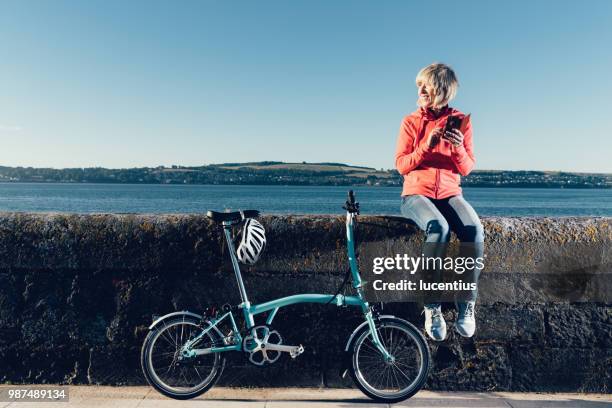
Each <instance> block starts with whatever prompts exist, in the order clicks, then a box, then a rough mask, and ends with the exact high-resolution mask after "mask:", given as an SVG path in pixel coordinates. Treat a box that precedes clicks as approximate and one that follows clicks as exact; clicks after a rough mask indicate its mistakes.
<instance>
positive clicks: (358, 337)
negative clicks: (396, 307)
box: [347, 317, 431, 403]
mask: <svg viewBox="0 0 612 408" xmlns="http://www.w3.org/2000/svg"><path fill="white" fill-rule="evenodd" d="M377 329H378V333H379V337H381V340H382V341H383V343H389V339H388V333H386V332H390V330H394V331H399V332H400V333H403V334H404V336H405V338H406V339H407V340H409V343H406V346H407V347H404V349H403V350H400V349H399V345H395V346H396V347H395V349H394V345H393V344H385V348H387V350H388V351H389V352H390V353H391V354H392V355H394V354H395V355H396V356H398V357H399V356H400V355H401V353H407V351H406V350H407V349H409V350H408V351H415V350H416V351H417V352H418V359H417V361H418V363H417V364H418V369H417V370H416V371H417V374H416V376H415V377H414V379H413V380H412V381H410V384H409V385H408V386H406V387H404V388H401V389H399V390H398V391H397V392H389V391H383V390H381V389H377V388H376V387H375V386H374V385H373V384H371V383H372V382H373V381H372V378H373V375H371V374H370V373H368V374H366V373H365V371H367V370H370V371H371V367H391V368H390V369H389V370H391V371H393V370H396V368H395V367H399V364H400V362H399V360H396V363H397V364H396V365H395V367H394V366H393V364H389V363H386V362H384V359H383V358H382V355H381V354H380V352H379V351H378V350H375V349H374V348H372V346H373V344H372V345H368V344H367V342H368V341H369V342H370V344H371V340H370V331H369V327H368V326H367V325H366V326H364V327H363V328H362V329H360V330H359V331H358V332H357V333H356V334H355V336H354V338H353V340H352V342H351V344H350V345H349V348H348V356H347V357H348V358H349V359H350V362H349V365H348V366H349V372H350V375H351V378H352V379H353V381H354V382H355V384H356V385H357V387H358V388H359V389H360V390H361V391H362V392H363V393H364V394H365V395H367V396H368V397H370V398H371V399H373V400H375V401H378V402H385V403H395V402H400V401H404V400H406V399H408V398H410V397H412V396H413V395H414V394H416V393H417V392H418V391H419V390H420V389H421V388H422V387H423V385H425V382H426V381H427V377H428V374H429V368H430V365H431V353H430V351H429V346H428V345H427V341H426V340H425V337H423V335H422V334H421V332H420V331H419V330H418V329H417V328H416V327H415V326H414V325H412V324H411V323H410V322H408V321H406V320H403V319H399V318H396V317H381V318H380V323H379V324H378V325H377ZM385 337H387V338H385ZM398 341H399V340H398ZM391 343H393V338H391ZM366 345H367V346H368V347H369V349H368V347H366ZM362 350H365V351H367V352H368V353H370V356H368V358H367V359H366V358H365V357H366V356H364V355H362V354H365V352H362ZM372 350H375V352H374V351H372ZM376 355H378V357H379V358H380V361H378V360H375V359H374V358H375V357H376ZM384 370H387V368H384V369H383V371H384ZM386 375H387V376H388V377H391V383H392V384H393V380H394V379H395V380H398V378H399V377H401V376H400V375H399V373H397V372H395V371H394V373H393V374H386ZM407 378H408V377H407ZM398 385H399V381H398Z"/></svg>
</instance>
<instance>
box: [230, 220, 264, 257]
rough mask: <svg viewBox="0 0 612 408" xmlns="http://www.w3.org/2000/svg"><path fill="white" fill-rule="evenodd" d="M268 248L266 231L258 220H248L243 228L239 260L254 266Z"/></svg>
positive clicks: (238, 251) (238, 252) (238, 253)
mask: <svg viewBox="0 0 612 408" xmlns="http://www.w3.org/2000/svg"><path fill="white" fill-rule="evenodd" d="M265 247H266V230H265V229H264V227H263V225H261V224H260V223H259V222H258V221H257V220H254V219H252V218H247V220H246V221H245V222H244V227H242V239H241V240H240V245H239V246H238V250H237V251H236V252H237V255H238V260H240V262H242V263H243V264H247V265H253V264H254V263H255V262H257V260H258V259H259V257H260V256H261V253H262V252H263V250H264V248H265Z"/></svg>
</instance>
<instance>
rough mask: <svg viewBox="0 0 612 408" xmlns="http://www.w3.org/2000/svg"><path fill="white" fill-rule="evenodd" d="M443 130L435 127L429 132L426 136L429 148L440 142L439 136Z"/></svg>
mask: <svg viewBox="0 0 612 408" xmlns="http://www.w3.org/2000/svg"><path fill="white" fill-rule="evenodd" d="M443 131H444V129H442V128H439V127H437V128H435V129H434V130H432V131H431V132H429V136H427V146H428V147H429V148H430V149H433V148H434V147H436V145H437V144H438V143H440V138H441V137H442V133H443Z"/></svg>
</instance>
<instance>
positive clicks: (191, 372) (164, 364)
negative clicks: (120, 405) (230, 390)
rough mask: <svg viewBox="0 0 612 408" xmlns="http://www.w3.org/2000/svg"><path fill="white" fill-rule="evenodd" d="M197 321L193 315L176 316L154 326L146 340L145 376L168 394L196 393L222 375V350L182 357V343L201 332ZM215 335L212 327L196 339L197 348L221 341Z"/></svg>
mask: <svg viewBox="0 0 612 408" xmlns="http://www.w3.org/2000/svg"><path fill="white" fill-rule="evenodd" d="M198 323H199V322H198V321H197V320H196V319H194V318H191V317H185V316H183V317H179V318H175V319H172V320H169V321H168V322H164V324H162V325H160V326H159V327H157V328H155V329H153V330H151V331H150V332H149V334H148V335H147V338H146V339H145V341H144V344H143V346H142V352H141V365H142V370H143V372H144V375H145V378H146V379H147V381H148V383H149V384H150V385H152V386H153V388H155V389H156V390H157V391H159V392H160V393H162V394H164V395H166V396H168V397H171V398H175V399H189V398H194V397H197V396H198V395H200V394H202V393H204V392H206V391H207V390H208V389H209V388H210V387H212V386H213V385H214V384H215V382H217V380H218V379H219V377H220V376H221V372H222V371H223V367H224V364H225V359H224V358H223V357H222V356H221V355H220V353H211V354H206V355H202V356H197V357H193V358H189V359H181V358H180V349H181V347H182V346H183V345H184V344H185V343H186V342H187V341H189V340H191V339H193V338H195V337H196V336H197V335H198V334H200V333H201V332H202V329H201V328H200V327H199V325H198ZM216 337H217V335H216V334H215V333H214V332H213V331H212V330H211V331H210V332H208V333H206V335H204V336H203V338H202V339H201V340H200V341H199V342H198V343H197V348H208V347H212V346H213V345H215V344H217V343H219V341H221V340H220V339H217V338H216Z"/></svg>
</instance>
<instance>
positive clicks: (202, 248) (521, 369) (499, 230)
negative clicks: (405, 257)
mask: <svg viewBox="0 0 612 408" xmlns="http://www.w3.org/2000/svg"><path fill="white" fill-rule="evenodd" d="M610 221H611V220H610V218H498V217H489V218H484V219H483V223H484V225H485V231H486V253H487V254H489V258H488V261H487V266H486V267H485V270H484V271H483V274H482V277H481V285H480V297H479V302H478V304H477V323H478V330H477V333H476V335H475V336H474V337H473V338H471V339H464V338H461V337H460V336H458V335H456V334H455V333H454V331H453V330H449V332H450V335H449V338H448V339H447V340H446V341H445V342H441V343H434V342H430V346H431V349H432V362H433V367H432V370H431V373H430V376H429V380H428V384H427V387H428V388H430V389H436V390H482V391H485V390H486V391H490V390H515V391H528V390H529V391H587V392H588V391H593V392H610V390H611V387H612V368H611V367H612V302H611V301H610V293H612V292H611V285H612V282H611V279H610V277H611V276H612V275H610V256H611V255H610V240H611V237H612V226H611V224H610ZM262 223H263V224H264V225H265V227H266V230H267V237H268V247H267V249H266V253H265V255H264V257H263V258H262V260H261V261H260V262H259V263H258V264H257V265H255V266H254V267H244V268H243V276H244V280H245V285H246V288H247V291H248V293H249V297H250V300H251V302H253V303H257V302H261V301H266V300H269V299H271V298H274V297H280V296H284V295H290V294H294V293H300V292H311V293H312V292H319V293H333V292H335V290H336V288H337V286H338V285H339V283H340V282H341V281H342V278H343V276H344V272H345V270H346V268H347V260H346V253H345V251H346V247H345V244H346V242H345V229H344V228H345V225H344V217H336V216H266V217H263V218H262ZM356 235H357V239H358V249H359V252H360V266H361V268H362V270H363V271H365V272H367V270H368V268H370V269H371V259H372V258H373V257H375V256H388V255H392V254H394V253H401V252H402V251H403V252H407V251H411V252H412V253H417V252H418V251H419V249H418V248H419V245H420V244H421V242H422V240H423V235H422V233H421V232H420V231H418V230H417V228H416V227H415V226H414V225H412V224H410V223H408V222H406V221H405V220H404V219H401V218H395V217H377V216H362V217H360V218H359V224H358V226H357V232H356ZM571 245H576V248H575V249H573V250H572V251H571V253H573V254H575V256H573V257H570V258H571V259H569V258H568V255H567V254H568V251H567V248H568V246H571ZM559 248H561V250H559ZM555 253H557V254H556V255H555ZM559 253H560V254H559ZM572 262H574V263H575V265H574V264H572ZM559 264H562V265H561V266H560V265H559ZM568 265H569V266H568ZM239 300H240V299H239V295H238V291H237V286H236V281H235V279H234V275H233V272H232V269H231V264H230V262H229V258H228V256H227V249H226V248H225V246H224V242H223V241H222V234H221V231H220V230H219V228H218V227H217V226H216V225H215V224H213V223H212V222H211V221H209V220H208V219H207V218H206V217H205V216H202V215H163V216H157V215H113V214H100V215H75V214H24V213H0V382H15V383H65V384H143V383H144V378H143V376H142V374H141V372H140V367H139V353H140V346H141V344H142V341H143V339H144V337H145V336H146V333H147V330H148V325H149V324H150V323H151V316H152V315H162V314H165V313H169V312H171V311H175V310H185V309H186V310H191V311H194V312H196V313H200V312H201V311H203V310H204V308H205V307H206V306H208V305H222V304H223V303H226V302H230V303H233V304H236V303H238V302H239ZM445 310H446V311H445V316H446V318H447V321H448V322H449V323H450V324H451V328H452V322H453V321H454V318H455V316H454V310H453V307H452V305H445ZM384 313H385V314H387V313H390V314H396V315H398V316H400V317H403V318H406V319H408V320H410V321H411V322H413V323H414V324H416V325H417V326H418V327H422V324H423V316H422V315H421V312H420V307H419V305H418V304H414V303H391V304H387V305H386V306H385V307H384ZM359 323H360V316H359V314H358V313H357V310H356V309H351V308H338V307H336V306H325V305H313V304H307V305H296V306H290V307H288V308H286V309H282V310H281V311H280V312H279V314H278V315H277V317H276V319H275V321H274V327H275V328H276V329H277V330H279V332H280V333H281V334H282V336H283V338H284V339H285V342H286V343H288V344H300V343H301V344H303V345H304V347H305V350H306V351H305V352H304V354H302V355H301V356H299V357H298V358H297V359H296V360H290V359H289V358H283V359H281V360H280V361H279V362H278V363H277V364H275V365H272V366H270V367H266V368H263V369H262V368H257V367H253V366H250V365H248V363H247V362H246V359H244V357H243V356H242V355H239V354H236V355H231V356H228V363H227V365H226V368H225V371H224V373H223V375H222V377H221V381H220V383H221V384H225V385H234V386H350V385H351V383H350V380H349V379H342V378H341V376H340V374H341V371H342V367H341V364H340V361H341V359H340V358H339V357H338V356H340V355H341V353H342V350H343V348H344V344H345V342H346V340H347V338H348V336H349V335H350V334H351V332H352V330H353V329H354V328H355V327H356V326H357V325H358V324H359Z"/></svg>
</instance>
